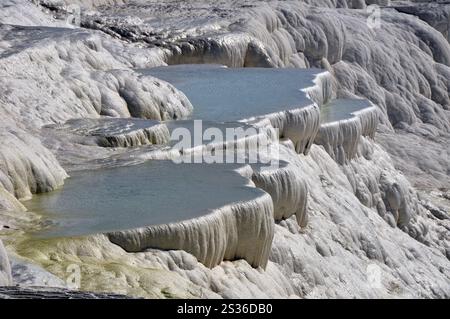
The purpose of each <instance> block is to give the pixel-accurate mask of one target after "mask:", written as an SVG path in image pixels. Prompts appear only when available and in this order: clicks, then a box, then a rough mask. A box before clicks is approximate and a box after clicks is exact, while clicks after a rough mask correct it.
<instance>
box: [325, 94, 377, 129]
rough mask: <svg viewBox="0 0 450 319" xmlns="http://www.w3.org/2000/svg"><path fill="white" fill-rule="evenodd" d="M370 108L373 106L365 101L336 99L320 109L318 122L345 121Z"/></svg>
mask: <svg viewBox="0 0 450 319" xmlns="http://www.w3.org/2000/svg"><path fill="white" fill-rule="evenodd" d="M371 107H373V104H372V103H370V101H369V100H365V99H336V100H333V101H331V102H330V103H327V104H326V105H323V106H322V107H321V108H320V122H321V123H322V124H325V123H330V122H336V121H342V120H346V119H349V118H351V117H353V116H355V113H358V112H360V111H362V110H364V109H367V108H371Z"/></svg>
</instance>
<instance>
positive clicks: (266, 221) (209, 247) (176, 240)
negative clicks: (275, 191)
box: [107, 194, 274, 268]
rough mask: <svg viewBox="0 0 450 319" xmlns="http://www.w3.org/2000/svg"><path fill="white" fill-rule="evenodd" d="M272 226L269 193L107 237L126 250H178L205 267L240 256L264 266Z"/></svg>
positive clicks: (270, 241)
mask: <svg viewBox="0 0 450 319" xmlns="http://www.w3.org/2000/svg"><path fill="white" fill-rule="evenodd" d="M273 227H274V226H273V203H272V200H271V198H270V196H269V195H267V194H262V195H261V196H260V197H259V198H256V199H254V200H252V201H248V202H242V203H234V204H230V205H229V206H225V207H223V208H220V209H217V210H214V211H212V212H210V213H209V214H208V215H205V216H202V217H198V218H195V219H192V220H187V221H183V222H179V223H173V224H166V225H160V226H148V227H142V228H138V229H133V230H126V231H117V232H111V233H108V234H107V236H108V238H109V240H111V241H112V242H113V243H115V244H117V245H119V246H120V247H122V248H124V249H125V250H126V251H129V252H139V251H144V250H145V249H148V248H158V249H164V250H168V249H180V250H184V251H186V252H188V253H191V254H192V255H194V256H196V258H197V260H198V261H200V262H201V263H202V264H204V265H205V266H207V267H214V266H216V265H218V264H220V263H221V262H222V261H223V260H235V259H241V258H242V259H245V260H246V261H247V262H248V263H249V264H250V265H252V266H253V267H262V268H265V267H266V265H267V260H268V255H269V251H270V247H271V243H272V238H273Z"/></svg>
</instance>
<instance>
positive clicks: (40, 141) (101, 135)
mask: <svg viewBox="0 0 450 319" xmlns="http://www.w3.org/2000/svg"><path fill="white" fill-rule="evenodd" d="M39 2H40V3H41V4H43V6H37V5H35V4H33V3H31V2H28V1H26V0H8V1H5V2H3V3H2V4H0V22H1V23H2V24H1V25H0V75H1V76H0V87H2V92H1V94H0V118H1V120H0V121H1V123H0V137H1V143H0V226H7V227H5V228H3V229H2V227H0V236H1V239H2V240H3V242H4V243H5V246H6V250H7V251H8V253H9V254H17V255H18V256H22V257H24V258H26V259H27V260H28V261H30V262H31V261H32V262H35V263H37V264H39V265H40V266H42V267H44V268H45V269H46V270H47V271H49V272H51V273H53V274H55V275H56V276H58V277H60V278H66V276H67V266H68V265H72V264H80V265H83V266H82V267H81V272H82V273H81V275H82V278H83V280H82V287H81V289H83V290H93V291H110V292H115V293H125V294H129V295H132V296H144V297H167V296H175V297H191V298H192V297H194V298H202V297H224V298H233V297H235V298H243V297H272V298H273V297H281V298H286V297H302V298H316V297H360V298H361V297H387V298H391V297H428V298H436V297H441V298H448V297H449V296H450V285H449V282H450V263H449V256H450V238H449V236H448V234H449V231H450V225H449V220H450V219H449V218H448V211H449V207H450V204H449V203H448V198H447V197H446V196H448V191H446V190H445V187H447V188H448V171H449V166H448V165H449V161H448V158H449V157H448V153H449V150H448V147H446V146H447V145H449V143H448V141H449V130H450V118H449V111H448V110H449V106H450V102H449V101H450V97H449V86H450V85H449V84H450V80H449V79H450V67H449V65H450V45H449V43H448V41H447V40H446V39H445V37H444V36H443V34H444V32H442V31H443V30H435V29H434V28H433V27H432V26H430V25H428V24H427V23H425V22H424V21H422V20H419V19H416V18H415V17H414V16H413V15H411V14H404V13H401V12H399V11H401V10H393V9H391V8H383V9H382V19H383V20H382V24H381V29H370V28H369V27H368V25H367V16H368V12H367V11H366V10H364V8H365V7H366V3H365V2H366V1H362V0H361V1H353V0H352V1H338V2H337V4H336V1H331V0H322V1H279V2H278V1H273V2H263V1H258V2H256V1H246V0H242V1H237V2H233V4H232V5H230V4H229V3H228V2H226V1H225V2H220V3H219V4H217V3H216V1H212V0H211V1H208V0H204V1H198V2H195V3H191V2H188V1H186V2H181V3H180V1H170V0H166V1H144V0H127V1H115V0H111V1H110V0H105V1H103V0H95V1H90V0H86V1H85V0H80V1H77V3H80V4H82V5H83V6H86V7H88V8H89V10H87V11H83V12H82V15H81V26H82V27H81V28H80V27H76V26H73V25H71V26H68V25H67V24H66V23H65V22H64V21H63V20H61V18H65V14H66V13H67V12H65V10H66V9H68V7H67V5H69V4H71V3H73V2H72V1H59V0H45V1H39ZM367 2H368V1H367ZM370 2H378V3H380V4H384V2H385V1H370ZM130 3H131V4H133V5H129V4H130ZM122 4H123V6H122ZM248 4H251V6H249V5H248ZM102 5H103V6H102ZM336 6H338V7H341V9H339V10H336ZM48 8H51V9H52V10H49V9H48ZM436 10H438V9H436ZM118 12H120V13H121V14H120V15H118V14H117V13H118ZM187 13H189V14H187ZM181 16H183V17H185V18H184V20H183V23H180V17H181ZM148 17H159V18H160V19H147V18H148ZM424 20H425V18H424ZM92 29H97V30H92ZM181 63H214V64H223V65H227V66H229V67H251V66H256V67H299V68H311V67H319V68H322V69H324V70H326V71H327V72H323V73H322V74H320V75H319V76H318V77H317V78H316V82H315V83H314V85H313V86H311V87H308V88H307V89H306V90H305V91H306V92H305V93H306V94H307V95H308V97H309V99H310V100H311V103H310V105H307V106H306V107H303V108H299V109H295V108H291V109H290V110H283V111H280V112H277V113H271V114H261V115H260V116H257V115H255V117H253V118H245V119H244V118H243V119H239V120H242V121H240V122H238V124H236V123H235V124H233V125H253V126H259V127H264V128H265V129H266V131H264V132H263V133H262V134H270V132H271V129H274V128H278V129H280V132H281V136H280V140H277V139H271V140H270V143H271V146H272V147H278V148H279V156H278V157H279V160H280V162H281V165H280V167H278V168H272V169H260V166H258V165H251V164H250V165H245V166H243V167H240V168H239V169H237V173H236V176H237V178H241V177H242V176H243V177H242V179H241V180H243V181H245V183H246V185H244V186H245V187H248V188H249V189H251V190H252V192H254V193H255V194H257V195H258V196H255V197H253V198H250V199H246V200H243V201H240V202H239V201H236V200H229V201H228V203H227V205H222V206H220V207H219V208H217V209H215V210H213V211H210V212H209V214H203V215H202V216H199V217H196V218H186V219H183V220H177V221H173V222H166V223H162V224H156V225H155V224H151V223H149V225H138V226H135V225H134V226H133V227H131V226H130V227H127V228H126V229H116V230H114V231H111V230H107V229H105V230H104V231H99V232H95V231H94V232H89V231H87V232H86V233H83V234H80V236H79V237H75V238H73V237H67V238H53V237H52V238H33V237H30V236H28V235H27V236H23V232H26V231H27V230H26V227H25V226H23V230H20V231H16V230H14V229H12V228H11V227H9V226H10V225H11V223H13V224H14V225H16V224H17V227H18V228H20V225H21V222H23V220H24V218H23V216H24V215H23V214H25V213H24V212H23V210H24V207H23V206H22V205H21V204H20V202H19V201H18V199H22V200H23V199H29V198H30V197H32V195H33V194H35V193H40V192H49V191H52V190H54V189H56V188H58V187H60V186H62V184H63V181H64V179H66V178H67V176H68V175H69V174H71V175H74V176H75V175H76V174H77V171H85V170H87V173H86V174H92V175H93V176H95V174H96V172H95V170H96V169H104V168H111V169H114V168H115V167H117V166H130V165H136V164H139V163H143V162H147V163H150V164H151V163H156V162H158V163H161V162H160V161H162V160H170V159H174V158H179V157H180V156H185V155H186V154H181V152H180V151H179V150H177V149H174V148H173V147H172V145H171V143H170V142H169V143H168V139H167V138H168V134H169V133H170V132H171V130H172V129H173V128H174V127H176V125H181V126H183V125H184V126H187V125H190V124H189V123H192V121H191V120H189V119H188V118H189V117H190V115H191V114H192V112H193V111H195V108H193V106H192V104H191V102H190V101H189V100H188V98H187V96H186V94H184V93H183V92H182V91H180V90H178V89H176V86H174V85H172V84H169V83H168V82H166V81H163V80H160V79H158V78H157V77H154V76H151V75H148V74H143V73H142V72H140V71H139V70H142V69H149V68H153V67H156V66H165V65H166V64H181ZM336 98H340V99H342V98H344V99H355V98H364V99H367V100H368V101H369V103H371V106H370V107H367V108H364V109H363V110H360V111H357V112H352V113H353V114H350V115H348V114H347V115H346V117H345V118H339V119H334V120H331V121H328V122H324V121H322V122H321V118H322V119H323V117H322V115H321V112H322V111H324V110H325V108H326V107H327V106H329V105H330V104H333V102H336ZM130 117H133V119H129V118H130ZM134 118H140V119H134ZM182 119H187V120H183V121H176V120H182ZM148 120H152V121H153V122H151V121H148ZM140 121H143V122H140ZM172 121H173V122H172ZM138 122H139V123H140V124H137V123H138ZM177 122H178V123H177ZM217 122H219V123H221V124H220V125H222V126H220V127H222V128H225V127H226V125H227V124H224V123H222V122H221V121H220V120H217ZM171 123H172V124H171ZM173 123H176V124H173ZM219 123H216V124H217V125H219ZM141 124H142V125H141ZM213 124H214V123H213ZM171 125H175V126H171ZM223 125H225V126H223ZM375 131H376V135H375ZM252 138H254V137H250V138H249V139H243V140H241V141H238V143H237V144H238V146H239V147H242V146H244V145H245V146H246V145H248V144H252V145H253V144H254V140H252ZM105 146H106V147H105ZM230 146H231V145H224V144H222V145H218V144H213V143H211V144H209V145H203V143H202V145H200V146H199V147H200V148H201V151H200V152H203V151H205V150H206V151H207V150H211V149H213V148H220V147H222V148H225V149H226V148H227V147H230ZM232 146H233V147H235V146H236V145H234V144H232ZM191 152H192V153H193V154H194V155H195V156H196V155H198V153H196V151H195V150H191ZM187 155H189V154H187ZM194 155H193V156H194ZM137 167H138V166H137ZM396 167H400V168H401V169H402V171H399V170H397V169H396ZM97 173H98V172H97ZM238 173H239V174H240V175H241V176H239V174H238ZM403 174H405V175H403ZM189 177H190V178H193V177H195V176H191V175H186V176H185V177H184V179H186V180H188V181H189ZM213 177H214V175H212V178H213ZM182 178H183V177H182ZM197 178H198V179H201V175H198V176H197ZM180 179H181V178H180ZM70 181H71V179H69V182H67V183H66V186H67V188H64V187H62V188H61V194H64V191H65V190H66V189H69V188H70V187H69V184H70ZM221 181H222V175H220V174H218V175H217V178H216V182H215V183H214V185H215V186H216V187H220V186H221V185H220V183H221ZM411 181H413V182H414V183H415V185H417V186H419V187H420V186H423V185H426V186H429V187H433V189H436V191H435V192H436V193H429V194H428V193H426V194H427V196H430V197H429V198H432V199H433V204H430V203H427V201H426V200H424V196H425V195H423V194H425V193H424V190H423V189H419V191H418V190H417V189H416V188H413V187H412V186H411ZM156 182H157V181H155V183H156ZM222 182H223V181H222ZM128 185H130V184H128ZM241 186H242V185H241ZM438 187H440V188H441V189H440V190H437V189H438ZM142 189H144V187H143V188H142ZM155 189H156V187H155ZM180 193H181V192H178V194H175V195H179V194H180ZM186 193H187V194H189V192H186ZM436 194H437V195H436ZM48 195H49V196H51V195H52V193H51V192H50V193H49V194H48ZM33 197H34V198H35V199H36V196H33ZM426 198H428V197H426ZM446 198H447V199H446ZM24 203H25V204H27V202H24ZM185 205H186V206H189V203H188V202H186V204H185ZM37 213H39V212H37ZM126 213H127V212H126V210H124V211H123V214H122V215H124V217H125V218H127V217H129V216H130V215H129V214H126ZM436 216H439V218H438V217H436ZM131 221H133V220H131V218H130V222H131ZM133 222H134V221H133ZM42 225H44V226H52V225H47V224H46V221H45V218H44V220H41V221H40V223H37V225H34V227H37V228H39V227H41V226H42ZM47 228H48V227H47ZM47 228H46V227H42V229H41V228H39V229H38V232H39V231H41V232H45V231H46V230H47ZM50 228H51V227H50ZM74 228H75V227H74ZM98 233H102V234H98ZM7 260H8V257H7V256H6V253H5V252H4V249H3V245H2V244H1V243H0V285H4V284H6V285H8V284H13V282H12V281H13V280H14V279H13V278H12V276H11V270H10V268H11V267H10V266H9V263H8V261H7ZM374 267H375V268H376V269H377V271H379V273H380V281H379V282H378V283H376V287H374V286H373V285H371V283H370V282H369V280H368V275H370V274H368V270H370V269H373V268H374ZM24 271H26V270H24ZM16 277H17V276H16Z"/></svg>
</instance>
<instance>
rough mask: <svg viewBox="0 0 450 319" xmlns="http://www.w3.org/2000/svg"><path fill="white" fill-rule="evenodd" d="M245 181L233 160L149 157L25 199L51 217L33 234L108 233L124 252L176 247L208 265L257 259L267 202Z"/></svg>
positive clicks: (261, 258) (259, 262)
mask: <svg viewBox="0 0 450 319" xmlns="http://www.w3.org/2000/svg"><path fill="white" fill-rule="evenodd" d="M218 181H220V182H219V183H218ZM249 182H250V181H249V180H247V179H246V178H243V177H242V176H240V175H239V174H238V173H237V172H234V171H233V169H232V167H230V168H228V169H227V168H226V167H220V166H219V165H201V164H180V165H178V164H174V163H172V162H170V161H153V162H151V163H148V164H145V165H144V166H132V167H127V168H117V169H110V170H103V171H98V172H96V174H92V173H91V172H86V173H79V174H74V175H73V176H72V178H71V179H70V180H69V181H68V182H67V183H66V185H65V186H64V189H63V190H61V191H60V192H57V193H52V194H45V195H41V196H35V197H34V199H33V200H32V201H31V202H28V203H27V206H28V208H29V209H30V210H32V211H35V212H41V213H42V214H45V215H47V216H48V217H50V218H52V219H53V220H55V221H56V222H57V223H58V225H56V226H55V227H51V228H50V229H49V230H48V232H45V231H44V232H42V233H40V234H39V235H38V236H39V237H48V236H51V237H55V236H56V237H61V236H65V237H66V236H80V235H87V234H95V233H107V234H108V237H109V238H110V240H111V241H112V242H113V243H116V244H118V245H119V246H121V247H123V248H124V249H125V250H127V251H130V252H137V251H143V250H145V249H148V248H160V249H183V250H185V251H187V252H190V253H192V254H193V255H194V256H196V257H197V259H198V260H199V261H200V262H202V263H204V264H205V265H207V266H215V265H217V264H219V263H220V262H221V261H222V260H233V259H236V258H244V259H246V260H247V261H248V262H249V263H250V264H251V265H253V266H255V267H257V266H263V267H264V266H265V264H266V263H267V258H268V253H269V249H270V246H271V242H272V237H273V204H272V201H271V199H270V197H269V195H267V194H266V193H264V192H262V191H261V190H258V189H256V188H254V187H249V186H247V184H249ZM219 193H220V194H221V196H217V194H219ZM131 205H133V206H131Z"/></svg>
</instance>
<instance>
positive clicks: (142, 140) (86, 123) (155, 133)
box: [49, 118, 170, 147]
mask: <svg viewBox="0 0 450 319" xmlns="http://www.w3.org/2000/svg"><path fill="white" fill-rule="evenodd" d="M49 128H55V129H58V130H64V131H68V132H72V133H74V134H77V135H81V136H88V137H93V138H94V140H95V142H96V144H98V145H99V146H102V147H133V146H139V145H147V144H166V143H168V142H169V140H170V133H169V130H168V128H167V126H166V125H165V124H163V123H160V122H158V121H151V120H143V119H121V118H100V119H73V120H69V121H67V122H66V123H64V124H63V125H57V126H51V127H49Z"/></svg>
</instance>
